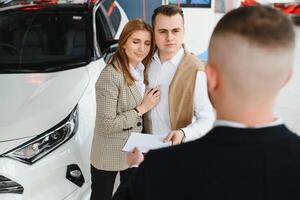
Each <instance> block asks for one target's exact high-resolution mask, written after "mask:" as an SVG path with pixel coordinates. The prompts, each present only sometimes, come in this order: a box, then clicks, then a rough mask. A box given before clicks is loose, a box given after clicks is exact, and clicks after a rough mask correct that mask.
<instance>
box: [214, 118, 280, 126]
mask: <svg viewBox="0 0 300 200" xmlns="http://www.w3.org/2000/svg"><path fill="white" fill-rule="evenodd" d="M281 124H283V122H282V120H281V119H275V120H274V121H273V122H269V123H264V124H259V125H256V126H251V127H249V126H246V125H245V124H242V123H239V122H234V121H229V120H221V119H219V120H216V121H215V123H214V127H217V126H227V127H233V128H267V127H272V126H278V125H281Z"/></svg>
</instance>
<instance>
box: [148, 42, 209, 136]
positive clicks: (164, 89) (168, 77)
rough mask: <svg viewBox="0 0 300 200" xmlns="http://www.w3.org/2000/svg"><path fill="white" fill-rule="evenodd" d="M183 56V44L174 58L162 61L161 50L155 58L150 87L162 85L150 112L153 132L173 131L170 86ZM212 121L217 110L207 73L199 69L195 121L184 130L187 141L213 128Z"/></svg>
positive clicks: (164, 133)
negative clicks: (155, 103)
mask: <svg viewBox="0 0 300 200" xmlns="http://www.w3.org/2000/svg"><path fill="white" fill-rule="evenodd" d="M183 57H184V49H183V48H180V50H179V51H178V52H177V54H176V55H175V56H174V57H173V58H171V59H170V60H168V61H166V62H164V63H163V64H162V63H161V62H160V59H159V57H158V52H156V53H155V54H154V56H153V58H152V62H151V64H150V66H149V74H148V76H149V88H152V87H155V86H157V85H160V86H161V97H160V101H159V103H158V104H157V105H156V106H155V107H154V108H153V109H152V110H151V111H150V113H149V116H150V120H151V123H152V133H153V134H159V135H164V136H167V134H168V133H170V131H171V123H170V115H169V97H168V94H169V86H170V84H171V81H172V79H173V77H174V75H175V72H176V70H177V67H178V65H179V63H180V61H181V60H182V58H183ZM183 84H184V83H183ZM213 121H214V111H213V108H212V105H211V103H210V101H209V98H208V93H207V80H206V74H205V73H204V72H202V71H199V72H198V73H197V78H196V85H195V94H194V117H193V122H192V123H191V124H190V125H188V126H187V127H183V128H182V130H183V131H184V133H185V141H190V140H194V139H197V138H199V137H202V136H203V135H205V134H206V133H207V132H208V131H209V130H210V129H211V128H212V125H213Z"/></svg>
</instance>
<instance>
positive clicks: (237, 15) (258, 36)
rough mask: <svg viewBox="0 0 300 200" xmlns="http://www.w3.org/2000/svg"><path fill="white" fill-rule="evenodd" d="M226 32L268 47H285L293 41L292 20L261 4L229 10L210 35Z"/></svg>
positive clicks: (292, 43)
mask: <svg viewBox="0 0 300 200" xmlns="http://www.w3.org/2000/svg"><path fill="white" fill-rule="evenodd" d="M228 33H229V34H236V35H239V36H241V37H243V38H246V39H247V40H249V41H251V42H254V43H256V44H258V45H264V46H269V47H286V46H290V45H294V43H295V32H294V28H293V24H292V21H291V20H290V19H289V18H288V17H287V16H286V14H284V13H282V12H281V11H279V10H277V9H274V8H272V7H269V6H263V5H254V6H246V7H240V8H238V9H235V10H232V11H230V12H229V13H227V14H226V15H225V16H224V17H223V18H222V19H221V20H220V21H219V22H218V24H217V25H216V27H215V29H214V31H213V34H212V36H215V35H218V34H228Z"/></svg>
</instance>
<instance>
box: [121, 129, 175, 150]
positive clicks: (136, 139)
mask: <svg viewBox="0 0 300 200" xmlns="http://www.w3.org/2000/svg"><path fill="white" fill-rule="evenodd" d="M164 138H165V136H163V135H152V134H143V133H135V132H133V133H131V135H130V136H129V138H128V140H127V142H126V144H125V145H124V147H123V149H122V151H126V152H132V151H133V149H134V147H137V148H138V149H139V150H140V151H141V152H142V153H147V152H148V151H149V150H151V149H158V148H162V147H168V146H171V145H172V142H163V139H164Z"/></svg>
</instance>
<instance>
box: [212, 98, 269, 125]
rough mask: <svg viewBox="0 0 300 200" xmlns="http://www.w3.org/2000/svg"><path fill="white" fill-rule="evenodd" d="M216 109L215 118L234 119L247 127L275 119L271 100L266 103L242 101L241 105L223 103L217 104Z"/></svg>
mask: <svg viewBox="0 0 300 200" xmlns="http://www.w3.org/2000/svg"><path fill="white" fill-rule="evenodd" d="M241 101H242V100H241ZM245 105H247V106H245ZM216 110H217V119H220V120H229V121H234V122H238V123H241V124H245V125H246V126H249V127H252V126H256V125H260V124H264V123H269V122H272V121H274V119H275V117H274V114H273V102H270V103H268V104H266V103H264V104H262V105H257V104H256V105H255V104H252V105H251V103H250V104H245V103H243V104H242V105H238V104H234V105H230V104H227V105H226V104H223V105H219V106H218V108H217V107H216Z"/></svg>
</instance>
